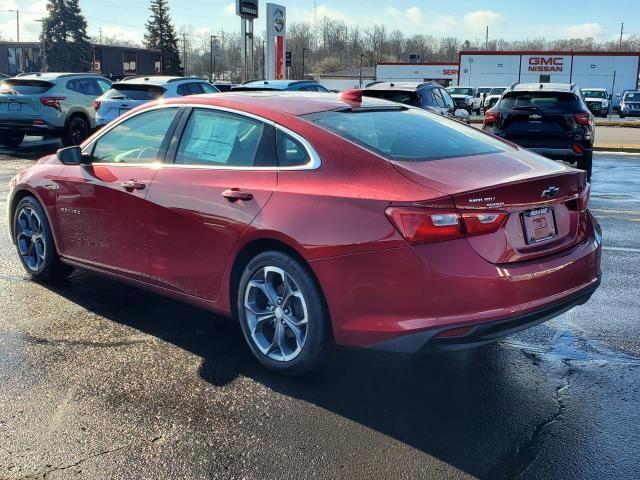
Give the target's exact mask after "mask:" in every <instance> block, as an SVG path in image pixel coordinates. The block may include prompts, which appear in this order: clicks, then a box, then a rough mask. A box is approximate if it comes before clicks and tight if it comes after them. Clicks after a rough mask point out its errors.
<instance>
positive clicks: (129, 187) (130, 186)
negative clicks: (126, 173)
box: [120, 180, 147, 192]
mask: <svg viewBox="0 0 640 480" xmlns="http://www.w3.org/2000/svg"><path fill="white" fill-rule="evenodd" d="M120 186H121V187H122V188H124V189H125V190H126V191H127V192H133V191H134V190H144V189H145V188H146V187H147V186H146V185H145V184H144V183H142V182H139V181H137V180H129V181H128V182H122V183H121V184H120Z"/></svg>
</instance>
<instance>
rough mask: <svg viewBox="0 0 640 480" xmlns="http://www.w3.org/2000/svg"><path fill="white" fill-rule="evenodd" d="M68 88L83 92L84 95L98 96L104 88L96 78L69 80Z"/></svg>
mask: <svg viewBox="0 0 640 480" xmlns="http://www.w3.org/2000/svg"><path fill="white" fill-rule="evenodd" d="M67 89H69V90H71V91H73V92H78V93H81V94H82V95H90V96H93V97H97V96H100V95H102V93H103V92H102V89H101V88H100V85H98V82H97V81H96V79H94V78H77V79H75V80H69V81H68V82H67Z"/></svg>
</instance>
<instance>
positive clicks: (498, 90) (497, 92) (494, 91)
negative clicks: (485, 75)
mask: <svg viewBox="0 0 640 480" xmlns="http://www.w3.org/2000/svg"><path fill="white" fill-rule="evenodd" d="M505 90H506V88H492V89H491V91H490V92H489V95H502V94H503V93H504V91H505Z"/></svg>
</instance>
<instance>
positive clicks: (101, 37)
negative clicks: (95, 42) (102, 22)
mask: <svg viewBox="0 0 640 480" xmlns="http://www.w3.org/2000/svg"><path fill="white" fill-rule="evenodd" d="M99 32H100V42H99V43H100V45H102V27H100V30H99Z"/></svg>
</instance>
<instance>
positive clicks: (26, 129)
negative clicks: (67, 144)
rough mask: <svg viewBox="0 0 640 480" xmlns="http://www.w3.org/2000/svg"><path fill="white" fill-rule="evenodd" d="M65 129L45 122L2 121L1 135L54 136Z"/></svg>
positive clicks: (0, 126)
mask: <svg viewBox="0 0 640 480" xmlns="http://www.w3.org/2000/svg"><path fill="white" fill-rule="evenodd" d="M62 130H63V129H62V128H59V127H56V126H55V125H52V124H51V123H49V122H46V121H44V120H35V121H34V120H17V119H16V120H13V119H2V120H0V133H7V132H11V133H23V134H25V135H53V134H59V133H60V132H61V131H62Z"/></svg>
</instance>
